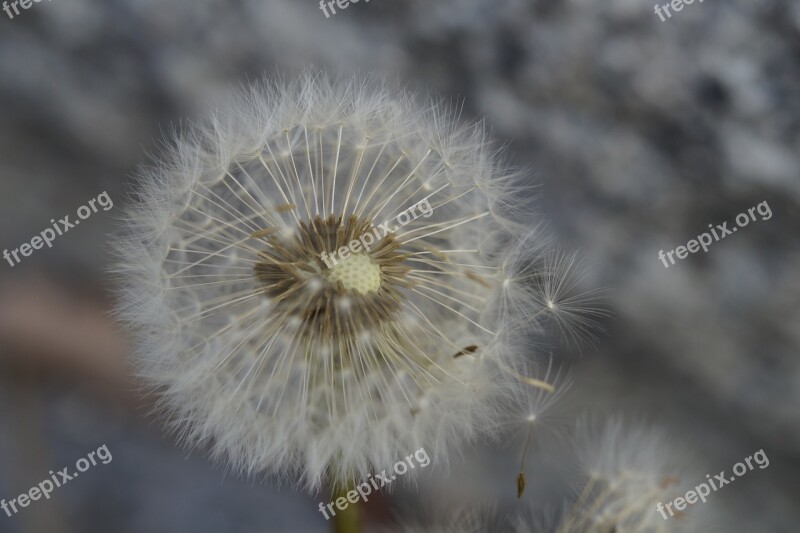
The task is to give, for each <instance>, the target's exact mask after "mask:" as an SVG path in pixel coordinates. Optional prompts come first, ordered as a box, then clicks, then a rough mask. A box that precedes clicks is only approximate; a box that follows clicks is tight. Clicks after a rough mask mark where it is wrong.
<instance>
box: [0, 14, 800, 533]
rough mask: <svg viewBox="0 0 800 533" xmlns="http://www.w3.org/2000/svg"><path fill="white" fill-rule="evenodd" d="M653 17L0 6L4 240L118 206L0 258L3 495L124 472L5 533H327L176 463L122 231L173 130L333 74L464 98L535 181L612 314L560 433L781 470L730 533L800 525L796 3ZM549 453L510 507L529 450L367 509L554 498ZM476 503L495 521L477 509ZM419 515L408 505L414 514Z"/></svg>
mask: <svg viewBox="0 0 800 533" xmlns="http://www.w3.org/2000/svg"><path fill="white" fill-rule="evenodd" d="M652 4H653V2H651V1H647V0H605V1H602V2H599V1H592V0H561V1H554V0H424V1H423V0H372V1H370V2H369V3H365V2H360V3H358V4H353V5H351V6H350V7H348V8H347V9H345V10H337V13H336V15H334V16H331V17H330V18H326V17H325V15H324V13H323V12H322V11H321V10H320V9H319V5H318V2H317V1H316V0H225V1H222V0H165V1H158V2H157V1H155V0H104V1H102V2H101V1H99V0H93V1H90V0H52V1H48V2H40V3H35V4H33V5H32V7H31V8H29V9H27V10H21V13H20V15H18V16H15V17H14V18H13V19H11V18H9V17H8V16H7V15H6V14H5V13H4V12H0V220H1V221H2V222H1V223H0V248H6V249H9V250H11V249H14V248H17V247H19V246H20V245H21V244H22V243H24V242H28V241H30V239H31V238H32V237H34V236H35V235H37V234H39V233H40V232H41V231H42V230H44V229H45V228H47V227H49V226H50V225H51V224H50V222H49V221H50V219H58V218H61V217H63V216H65V215H71V216H72V218H73V219H74V213H75V211H76V209H77V208H78V207H79V206H81V205H83V204H85V203H87V202H88V201H89V200H91V199H93V198H96V197H97V196H98V195H99V194H101V193H102V192H103V191H106V192H107V193H108V195H109V197H110V198H111V199H112V201H113V202H114V208H113V209H111V210H109V211H102V210H101V211H99V212H98V213H97V214H94V215H92V216H91V217H90V218H89V219H88V220H86V221H84V222H83V224H82V225H80V226H79V227H75V228H73V229H71V230H70V231H69V232H68V233H66V234H65V235H64V236H62V237H59V238H58V239H57V240H56V241H55V242H54V244H53V247H52V248H50V249H48V248H45V249H42V250H36V251H34V252H33V254H32V255H31V256H30V257H25V258H23V261H22V262H21V263H20V264H18V265H16V266H14V267H11V266H10V265H9V264H8V262H6V261H2V262H1V263H0V498H5V499H7V500H9V499H11V498H14V497H16V496H17V495H18V494H20V493H22V492H25V491H27V490H28V489H29V488H30V487H33V486H35V485H37V484H38V483H39V482H40V481H42V480H44V479H47V478H48V477H49V474H48V472H49V471H50V470H53V471H56V470H59V469H61V468H63V467H66V466H72V465H74V464H75V461H76V460H77V459H79V458H80V457H85V456H86V455H88V453H89V452H91V451H94V450H96V449H97V448H98V447H100V446H102V445H103V444H105V445H107V447H108V449H109V451H110V453H111V454H112V456H113V460H112V461H111V462H110V463H109V464H107V465H99V466H96V467H93V468H92V469H90V470H89V471H88V472H87V473H86V474H84V475H83V476H82V477H81V478H79V479H76V480H73V481H71V482H70V483H69V485H68V486H67V487H65V488H61V489H56V491H55V492H54V493H53V495H52V498H51V499H50V500H47V501H45V500H40V501H36V502H32V503H31V505H30V506H29V507H27V508H25V509H22V512H20V513H19V514H17V515H15V516H14V517H13V518H8V517H7V516H6V515H5V513H0V532H2V533H6V532H8V533H62V532H64V533H66V532H73V533H94V532H98V533H108V532H115V533H150V532H153V533H161V532H164V533H167V532H169V533H173V532H174V533H182V532H187V533H188V532H193V533H194V532H209V533H210V532H215V533H216V532H220V531H231V532H265V531H270V532H272V531H274V532H295V531H300V532H306V531H308V532H318V531H319V532H322V531H327V530H328V524H327V523H326V522H325V520H324V518H323V517H322V516H321V514H320V513H319V512H318V510H317V504H318V502H319V501H328V498H327V495H308V494H305V493H303V492H301V491H295V490H293V489H292V488H291V486H286V485H283V486H281V485H280V484H279V483H277V481H276V480H272V479H266V480H262V479H255V480H247V479H241V478H239V477H238V476H234V475H231V474H229V473H228V472H226V471H225V469H224V467H221V466H219V465H214V464H212V463H211V462H210V461H209V460H208V459H207V458H206V456H205V454H204V453H203V452H202V450H201V451H196V452H189V451H186V450H183V449H181V448H180V447H178V446H177V445H176V444H175V441H174V438H173V437H172V436H170V435H169V434H167V433H165V432H164V431H163V428H162V426H161V423H160V421H159V420H158V419H156V418H153V417H150V416H149V414H148V413H149V409H150V407H151V403H150V402H151V401H152V400H148V399H143V398H141V397H140V396H139V395H137V393H136V391H135V385H134V384H133V382H132V381H131V379H130V377H129V373H128V369H127V365H126V357H127V353H128V346H127V343H126V340H125V338H124V335H123V333H122V332H120V331H118V330H117V329H116V327H115V326H114V324H113V323H112V322H111V320H110V319H109V318H108V317H107V314H106V313H107V311H108V309H109V297H108V292H109V287H110V285H109V283H110V282H109V280H108V275H107V274H106V273H105V272H106V271H107V269H108V268H109V265H110V262H111V258H110V255H109V253H108V244H107V243H108V234H109V232H111V231H112V230H113V229H114V226H115V224H116V222H115V217H116V216H119V215H120V213H121V209H122V206H124V204H125V203H126V195H127V194H128V191H129V186H130V183H131V175H132V173H133V172H134V170H135V168H136V166H137V165H138V164H140V163H142V162H143V161H145V160H146V158H147V154H148V153H153V152H157V151H158V142H159V139H160V138H161V137H162V135H163V133H164V132H165V131H167V130H168V129H170V128H171V127H173V126H175V125H180V123H181V121H185V120H190V119H191V118H192V117H195V116H198V114H200V113H202V109H203V103H204V102H206V101H208V99H209V98H213V97H215V96H216V95H218V94H219V93H220V92H222V91H226V90H228V89H229V88H230V87H232V86H235V85H236V84H238V83H241V82H243V81H247V80H257V79H259V78H261V77H262V76H264V75H274V74H276V73H279V74H282V75H285V76H287V77H291V76H292V75H294V74H295V73H298V72H300V71H301V70H302V69H304V68H306V67H309V66H315V67H318V68H322V69H325V70H327V71H330V72H333V73H341V74H344V75H348V74H351V73H357V72H360V73H364V72H376V73H379V74H381V75H384V76H386V77H388V78H389V79H391V80H393V81H397V82H398V83H400V84H403V85H408V86H410V87H412V88H417V89H421V90H422V91H424V92H427V91H430V92H431V93H432V94H438V95H442V96H444V97H445V98H447V99H451V100H453V101H456V102H463V108H464V113H463V116H464V119H465V120H479V119H482V118H485V119H486V121H487V124H488V125H489V126H490V127H491V128H493V130H494V134H495V136H496V138H497V140H498V141H499V142H500V143H502V144H503V145H505V146H506V154H507V155H508V157H509V159H510V160H511V161H512V162H513V163H515V164H518V165H522V166H526V167H528V168H530V169H531V176H532V179H533V180H534V181H535V183H537V184H538V185H539V188H540V192H541V199H540V207H541V210H542V212H543V214H544V215H545V216H546V217H547V218H548V219H549V220H550V222H551V227H552V229H553V231H554V233H555V234H556V235H557V237H558V239H559V241H560V242H561V244H562V245H563V247H564V248H565V249H567V250H571V249H577V250H580V252H581V253H582V256H583V257H584V259H585V263H587V264H588V265H589V270H588V277H587V279H586V284H587V285H588V286H590V287H605V288H607V289H608V291H607V296H606V299H607V307H608V308H609V310H610V316H609V318H608V319H606V320H605V323H604V324H603V326H604V328H605V330H606V334H605V335H604V336H602V337H601V338H599V339H598V343H597V346H596V347H591V348H588V349H584V350H582V352H579V351H577V350H565V351H564V352H563V353H562V354H561V355H560V357H562V358H564V359H567V360H570V361H572V362H573V371H574V382H575V384H574V386H573V388H572V390H571V391H570V393H569V394H568V395H567V396H566V397H565V399H564V401H563V402H562V404H561V405H560V406H559V408H558V409H559V414H560V416H561V417H562V419H563V420H565V421H566V422H567V424H571V421H572V419H573V418H575V417H576V416H578V415H579V414H580V413H582V412H584V411H585V410H587V409H590V410H591V412H593V413H595V414H596V415H599V416H601V417H607V416H614V415H618V414H622V415H624V416H626V417H629V418H630V419H635V420H643V421H647V422H649V423H652V424H653V425H656V426H659V427H662V428H664V429H665V430H666V431H667V432H668V433H670V435H671V436H672V437H674V438H675V439H676V440H678V441H682V442H683V443H684V444H685V445H686V446H687V447H688V448H689V449H691V450H692V451H693V453H694V454H695V455H696V456H697V458H698V461H699V464H700V466H699V467H698V469H697V471H696V478H697V481H698V483H699V482H702V481H703V480H704V478H705V474H706V473H711V474H712V475H713V474H715V473H716V472H719V471H720V470H728V471H730V469H731V467H732V465H733V464H734V463H736V462H738V461H740V460H742V459H744V458H745V457H748V456H750V455H752V454H753V453H754V452H756V451H757V450H759V449H763V450H764V452H765V453H766V455H767V456H768V457H769V460H770V466H769V467H768V468H766V469H764V470H758V469H757V470H755V471H753V472H750V473H748V474H747V475H746V476H745V477H744V478H743V479H742V480H741V481H739V482H738V483H736V484H733V485H729V486H727V487H726V488H725V489H724V490H721V491H719V492H716V493H714V495H713V497H712V498H711V499H710V500H709V502H708V503H706V504H705V506H707V507H708V508H709V509H710V510H712V512H713V514H714V516H715V522H716V524H717V530H719V531H734V532H739V531H742V532H750V531H770V532H771V531H775V532H788V531H797V524H798V523H799V522H800V482H798V479H800V353H798V347H800V328H798V325H799V324H800V236H799V235H798V233H799V232H798V228H800V210H799V209H798V206H799V205H800V3H798V2H796V1H792V0H783V1H781V0H759V1H758V2H753V1H752V0H729V1H726V2H705V3H702V4H701V3H698V2H695V3H694V4H692V5H686V6H685V7H684V9H683V10H682V11H681V12H678V13H674V16H673V17H672V18H671V19H669V20H667V21H666V22H662V21H661V20H660V19H659V17H658V16H657V15H656V14H655V13H654V12H653V11H654V9H653V5H652ZM762 201H767V202H768V204H769V206H770V208H771V210H772V212H773V217H772V218H771V219H770V220H765V221H761V220H760V217H759V220H758V221H757V222H752V223H751V224H750V225H749V226H748V227H747V228H746V229H742V230H741V231H739V232H738V233H736V234H735V235H733V236H729V237H727V238H726V239H724V240H722V241H720V242H718V243H716V244H714V245H712V247H711V248H710V249H709V252H708V253H702V252H700V253H697V254H693V255H690V256H689V258H687V259H685V260H683V261H679V262H678V263H677V264H676V265H674V266H672V267H670V268H669V269H665V268H664V266H663V264H662V263H661V261H660V260H659V259H658V257H657V253H658V251H659V250H662V249H663V250H665V251H666V250H671V249H673V248H675V247H676V246H678V245H684V244H686V242H687V241H688V240H690V239H692V238H694V237H695V236H696V235H698V234H699V233H702V232H703V231H705V230H706V228H707V226H708V224H721V223H722V222H724V221H731V222H729V225H730V224H731V223H732V221H733V219H734V218H735V216H736V215H737V214H739V213H740V212H743V211H746V210H747V209H748V208H750V207H754V206H756V204H758V203H760V202H762ZM549 457H550V456H549V455H548V454H547V450H541V453H537V455H536V456H535V458H534V459H533V462H532V463H531V466H530V468H529V470H528V472H529V473H528V477H529V481H528V483H529V491H528V492H527V493H526V500H527V501H523V502H518V501H517V500H516V488H515V481H514V480H515V477H516V474H517V464H516V461H517V459H518V456H517V451H516V450H511V451H510V452H509V451H508V450H498V449H493V448H490V447H483V448H479V449H476V450H474V451H471V452H470V453H469V454H468V455H467V456H466V457H465V459H464V461H463V462H462V463H457V464H455V465H453V467H452V468H451V470H450V472H447V473H444V472H440V471H437V470H436V469H432V470H431V471H430V472H428V476H427V477H426V478H425V479H423V480H421V481H420V483H419V486H417V487H401V488H399V490H397V491H395V492H393V493H392V494H385V495H384V496H383V497H382V498H381V499H380V500H372V501H370V505H369V506H368V508H367V510H368V513H369V520H370V524H371V525H372V526H374V527H377V526H378V525H380V524H384V523H388V522H387V521H388V520H389V517H390V516H391V515H392V513H393V512H395V510H396V509H413V510H416V509H418V508H420V507H422V508H429V509H433V510H436V509H437V508H439V507H441V506H443V505H446V504H445V503H442V502H453V501H456V502H460V503H462V504H464V503H470V502H487V503H493V504H494V506H495V508H496V509H498V510H499V511H500V512H514V511H515V509H518V508H519V507H520V506H522V505H525V504H527V505H534V506H536V505H545V504H553V503H555V504H556V505H557V504H558V503H559V501H560V500H559V498H560V497H561V495H562V492H560V491H563V490H565V489H564V488H563V487H562V488H553V487H555V486H556V485H557V483H562V484H563V482H557V481H556V478H557V475H556V474H555V473H554V472H553V470H554V467H553V464H554V460H552V459H550V458H549ZM475 505H478V503H475ZM412 512H416V511H412Z"/></svg>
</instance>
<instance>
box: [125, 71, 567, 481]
mask: <svg viewBox="0 0 800 533" xmlns="http://www.w3.org/2000/svg"><path fill="white" fill-rule="evenodd" d="M521 176H522V174H521V173H516V172H506V171H505V170H503V169H502V166H501V165H500V164H499V163H498V162H497V161H496V160H495V158H494V156H493V155H492V150H491V149H490V147H489V143H488V142H487V139H486V136H485V133H484V130H483V126H482V125H480V124H478V125H468V126H465V125H463V124H461V123H460V120H459V117H458V115H457V112H454V111H451V110H450V109H449V108H447V107H446V106H442V105H440V104H438V103H433V104H428V105H420V104H419V103H417V102H416V100H415V99H414V98H413V97H412V96H409V95H407V94H405V93H403V92H402V91H396V90H391V89H389V88H387V87H386V86H385V85H382V84H380V83H378V82H375V81H364V80H360V81H352V82H342V81H337V80H331V79H329V78H327V77H325V76H323V75H321V74H319V73H309V74H306V75H303V76H301V77H300V78H299V79H298V80H296V81H294V82H289V83H284V82H274V83H273V82H265V83H262V84H259V85H257V86H253V87H249V88H247V89H246V90H243V91H240V92H238V93H236V94H235V95H233V96H232V98H231V100H230V101H229V102H227V103H225V104H223V105H221V106H220V108H219V109H218V110H217V112H216V113H215V114H214V115H213V116H211V117H210V118H208V119H207V120H205V121H201V122H199V123H197V124H196V125H194V126H193V127H192V128H191V129H189V130H188V131H186V132H184V133H182V134H180V135H177V136H176V137H175V138H174V139H173V140H172V141H171V147H170V148H169V149H168V150H167V153H166V155H164V156H163V157H162V158H161V159H160V160H159V161H157V162H156V163H155V164H154V165H152V166H151V167H150V168H148V169H146V170H144V171H143V172H142V175H141V179H140V188H139V191H138V202H137V204H136V205H135V206H133V207H132V208H131V209H130V210H129V212H128V215H127V218H126V220H125V227H124V235H123V236H122V237H121V238H120V240H119V244H118V246H117V249H118V253H119V256H120V261H119V266H118V269H117V270H118V271H119V273H120V279H121V288H120V291H119V298H118V302H119V303H118V305H117V314H118V316H119V317H120V318H121V319H122V320H123V321H124V322H125V323H126V324H127V325H128V326H129V327H130V329H131V330H132V332H133V334H134V335H135V338H136V341H137V342H136V354H135V356H136V362H137V365H138V371H139V374H140V376H141V377H142V378H143V379H144V380H145V381H146V382H147V383H149V384H150V385H151V386H152V387H153V388H155V389H157V390H158V391H159V392H160V393H162V394H163V404H164V406H165V408H166V409H167V412H169V413H171V420H172V421H173V423H174V426H175V428H176V429H177V430H178V431H179V434H180V435H181V436H182V437H183V439H184V441H186V442H187V443H188V444H209V445H210V447H211V449H212V451H213V455H214V456H215V457H217V458H219V459H222V460H225V461H226V462H228V464H229V465H230V466H231V467H233V468H234V469H236V470H240V471H243V472H246V473H256V472H260V473H267V474H277V475H284V476H291V477H293V478H294V479H301V480H302V481H303V482H304V483H305V484H306V485H307V486H308V487H312V488H313V487H317V486H319V485H320V484H321V483H322V482H323V481H324V482H338V481H342V480H344V481H349V480H352V479H361V477H363V475H364V474H365V473H367V472H369V471H373V470H378V471H380V470H381V469H383V468H386V467H389V466H391V465H392V464H394V462H395V461H396V460H397V458H398V457H403V456H405V455H407V454H408V453H409V451H412V450H414V449H418V448H420V447H421V446H425V448H426V449H428V450H436V453H435V454H434V457H432V459H433V460H434V461H436V462H440V463H446V462H447V459H448V457H449V452H451V451H456V450H457V449H458V447H459V446H460V445H461V444H464V443H466V442H469V441H470V440H471V439H474V438H476V437H477V436H478V435H479V434H480V433H481V432H482V431H484V430H486V428H489V427H492V426H493V424H492V420H493V419H494V418H495V417H497V416H498V414H499V410H500V409H501V407H500V402H496V401H494V399H495V398H497V397H499V396H502V395H505V394H506V393H507V388H508V375H507V373H506V372H504V371H503V370H502V369H503V368H504V367H506V366H509V365H511V366H515V365H516V362H515V359H518V358H522V357H524V356H525V354H524V353H523V352H522V351H521V350H518V349H516V348H515V344H514V338H515V336H516V335H518V334H519V332H518V329H520V328H519V326H520V325H521V324H524V323H526V321H527V320H529V319H531V318H534V319H535V315H534V314H533V313H535V312H536V311H535V309H536V307H537V305H538V307H541V301H542V298H544V297H545V295H543V294H541V293H539V292H537V290H536V287H535V286H534V284H532V283H531V282H532V280H533V279H534V278H533V277H532V276H531V275H529V274H530V273H529V272H522V274H523V275H519V274H520V270H519V269H517V270H515V269H514V268H509V267H514V265H518V264H520V262H522V261H523V255H524V254H523V250H524V249H526V248H524V247H521V246H517V245H515V243H518V242H519V240H520V239H523V240H524V239H525V238H527V239H529V241H528V244H530V242H533V241H532V240H531V239H533V237H524V236H525V235H526V234H529V233H530V232H531V228H530V227H528V222H527V220H526V219H525V218H524V217H523V218H522V219H520V218H519V217H516V218H515V215H519V214H520V213H521V212H522V201H521V200H520V199H519V198H523V197H525V195H524V194H520V192H521V191H522V190H523V188H522V185H521V184H522V183H523V181H522V180H521V179H520V178H521ZM518 197H519V198H518ZM422 207H427V208H428V209H422ZM402 213H407V214H408V216H407V217H404V218H401V217H400V215H401V214H402ZM398 221H399V222H400V223H398ZM386 222H390V223H391V224H390V226H386V225H385V223H386ZM387 227H391V228H392V229H393V231H386V228H387ZM367 236H371V241H370V242H369V245H366V244H365V243H366V242H367V241H368V240H369V239H370V237H367ZM359 242H360V244H361V246H360V247H358V248H359V249H352V250H351V253H350V254H344V255H341V254H340V253H339V252H340V251H341V250H342V247H350V248H353V246H354V245H355V243H359ZM536 242H537V245H536V247H535V248H536V250H541V249H542V248H543V247H542V246H540V244H539V243H538V241H536ZM527 249H528V250H530V246H528V247H527ZM537 253H538V252H537ZM525 257H527V256H525ZM553 301H556V302H557V300H556V299H554V300H553ZM527 304H531V305H532V307H526V305H527ZM559 305H561V304H560V303H559Z"/></svg>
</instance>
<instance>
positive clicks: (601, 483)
mask: <svg viewBox="0 0 800 533" xmlns="http://www.w3.org/2000/svg"><path fill="white" fill-rule="evenodd" d="M578 441H579V443H580V456H581V457H580V460H581V466H582V468H583V470H584V472H585V475H586V478H587V481H586V483H585V485H584V486H583V488H582V489H581V490H580V494H579V495H578V497H577V499H576V500H575V501H574V502H573V503H572V504H571V506H570V508H569V511H568V512H567V513H566V515H565V516H564V518H563V520H562V521H561V523H560V525H559V526H558V528H557V529H556V533H604V532H612V531H613V532H618V533H624V532H637V533H666V532H668V531H670V532H671V531H704V530H705V529H704V528H703V527H702V524H701V523H700V522H699V520H697V519H696V517H693V516H691V517H690V516H683V517H681V518H680V519H678V520H674V521H673V522H672V523H669V524H668V523H666V522H665V521H664V519H663V518H662V517H661V515H660V514H659V513H658V512H657V511H656V509H657V507H656V505H657V503H658V502H664V501H671V500H672V499H674V498H675V497H677V496H679V495H682V494H684V493H685V491H686V488H687V487H688V481H689V477H690V476H689V472H690V469H689V466H690V465H689V462H688V459H687V458H686V455H685V454H680V453H679V451H678V450H676V448H675V446H674V445H672V443H670V441H669V439H668V438H667V437H666V435H664V434H662V433H661V432H659V431H657V430H653V429H647V428H644V427H640V426H632V427H625V425H624V424H623V423H622V421H620V420H613V421H611V422H609V423H607V424H606V425H605V427H603V428H602V430H601V431H599V432H596V431H592V430H591V429H590V428H589V427H588V425H587V424H584V425H582V426H581V427H580V428H579V435H578Z"/></svg>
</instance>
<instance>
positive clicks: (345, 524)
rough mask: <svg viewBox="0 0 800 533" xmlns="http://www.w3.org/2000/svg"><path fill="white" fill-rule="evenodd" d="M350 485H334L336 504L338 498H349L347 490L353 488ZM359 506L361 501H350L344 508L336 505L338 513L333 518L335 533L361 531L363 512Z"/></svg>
mask: <svg viewBox="0 0 800 533" xmlns="http://www.w3.org/2000/svg"><path fill="white" fill-rule="evenodd" d="M350 485H352V484H350ZM350 485H338V484H337V486H336V487H334V489H333V496H332V498H331V499H332V500H333V502H334V506H335V504H336V500H337V499H339V498H344V499H345V500H346V499H347V492H348V490H349V489H352V487H351V486H350ZM359 506H360V502H359V503H350V502H349V501H348V502H347V507H345V509H344V510H340V509H338V508H337V507H334V509H336V515H335V516H333V517H332V519H331V521H332V522H333V532H334V533H359V532H360V531H361V512H360V508H359Z"/></svg>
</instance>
